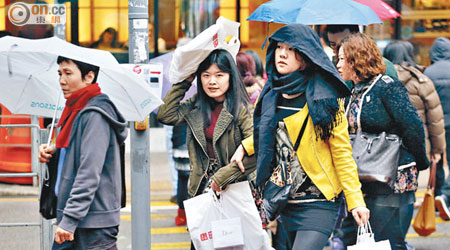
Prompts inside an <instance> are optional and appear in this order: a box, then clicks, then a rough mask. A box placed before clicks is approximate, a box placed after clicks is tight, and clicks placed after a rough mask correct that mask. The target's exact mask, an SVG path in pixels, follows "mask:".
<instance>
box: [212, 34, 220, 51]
mask: <svg viewBox="0 0 450 250" xmlns="http://www.w3.org/2000/svg"><path fill="white" fill-rule="evenodd" d="M213 44H214V48H216V47H217V45H219V40H218V39H217V33H216V34H215V35H214V36H213Z"/></svg>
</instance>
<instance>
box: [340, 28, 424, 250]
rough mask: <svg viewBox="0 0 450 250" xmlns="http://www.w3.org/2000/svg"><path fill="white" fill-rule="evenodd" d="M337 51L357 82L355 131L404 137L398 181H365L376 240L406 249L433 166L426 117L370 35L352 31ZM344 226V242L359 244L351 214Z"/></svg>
mask: <svg viewBox="0 0 450 250" xmlns="http://www.w3.org/2000/svg"><path fill="white" fill-rule="evenodd" d="M337 51H338V55H339V62H338V64H337V68H338V71H339V73H340V74H341V75H342V78H343V79H344V80H345V81H352V82H353V84H354V87H353V91H352V96H351V97H350V101H349V104H348V107H347V119H348V121H349V124H348V125H349V126H348V130H349V134H356V132H357V131H362V132H366V133H371V134H380V133H382V132H386V133H387V134H395V135H398V136H400V137H401V139H402V141H403V146H402V147H401V149H400V159H399V160H398V164H396V165H397V166H398V167H397V178H396V180H393V182H394V183H393V185H389V184H388V183H385V182H381V181H375V180H372V181H367V180H365V181H364V182H362V190H363V193H364V194H365V196H364V200H365V202H366V204H367V207H368V208H369V209H370V224H371V226H372V230H373V232H374V235H375V240H376V241H380V240H389V242H390V244H391V247H392V249H393V250H397V249H405V250H406V249H407V248H406V244H405V236H406V232H407V231H408V228H409V225H410V222H411V218H412V215H413V210H414V208H413V203H414V200H415V197H414V192H415V191H416V189H417V174H418V170H424V169H426V168H427V167H428V165H429V161H428V158H427V155H426V153H425V140H424V138H425V137H424V132H423V124H422V121H421V119H420V117H419V116H418V115H417V113H416V109H415V108H414V106H413V105H412V104H411V102H410V101H409V98H408V93H407V92H406V89H405V88H404V87H403V85H402V83H401V82H400V81H398V80H397V79H393V78H391V77H389V76H387V75H386V74H385V71H386V66H385V64H384V62H383V57H382V56H381V53H380V51H379V49H378V47H377V45H376V43H375V42H374V41H373V40H372V39H371V38H370V37H368V36H367V35H365V34H362V33H356V34H352V35H350V36H348V37H347V38H344V39H343V40H342V41H341V43H340V44H338V48H337ZM361 107H363V108H361ZM346 198H347V197H346ZM342 231H343V232H344V233H345V235H344V238H343V242H344V244H345V245H346V246H348V245H354V244H355V242H356V235H357V225H356V224H355V223H354V222H353V221H352V220H351V218H348V217H347V218H346V219H345V220H344V224H343V226H342Z"/></svg>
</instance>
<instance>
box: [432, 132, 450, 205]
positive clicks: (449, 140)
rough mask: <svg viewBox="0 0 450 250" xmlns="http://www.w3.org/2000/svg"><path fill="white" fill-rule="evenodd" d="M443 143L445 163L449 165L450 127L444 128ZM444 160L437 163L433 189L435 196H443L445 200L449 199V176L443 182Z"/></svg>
mask: <svg viewBox="0 0 450 250" xmlns="http://www.w3.org/2000/svg"><path fill="white" fill-rule="evenodd" d="M445 142H446V144H447V149H446V150H447V163H448V164H450V163H449V162H450V127H448V128H445ZM443 165H444V159H443V157H442V159H441V160H440V161H439V162H438V164H437V166H436V189H435V195H436V196H437V195H441V194H442V195H445V196H446V197H447V198H450V175H449V177H448V178H447V179H446V180H445V182H444V179H445V173H444V167H443Z"/></svg>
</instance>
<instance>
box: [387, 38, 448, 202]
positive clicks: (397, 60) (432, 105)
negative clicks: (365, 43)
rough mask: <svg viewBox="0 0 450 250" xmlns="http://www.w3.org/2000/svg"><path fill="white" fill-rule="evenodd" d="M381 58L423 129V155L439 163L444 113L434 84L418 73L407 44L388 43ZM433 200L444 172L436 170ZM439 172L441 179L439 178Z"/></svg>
mask: <svg viewBox="0 0 450 250" xmlns="http://www.w3.org/2000/svg"><path fill="white" fill-rule="evenodd" d="M383 55H384V57H386V58H387V59H388V60H390V61H391V62H392V63H393V64H394V66H395V69H396V70H397V72H398V79H399V80H400V81H401V82H402V83H403V85H405V87H406V90H407V91H408V95H409V100H410V101H411V103H412V104H413V105H414V107H416V109H417V113H418V114H419V116H420V118H421V119H422V122H423V124H424V125H425V126H424V127H423V128H424V132H425V145H426V150H427V155H428V156H429V157H430V159H431V160H432V161H433V160H434V161H435V162H439V161H440V159H441V154H442V153H443V152H444V150H445V129H444V112H443V110H442V106H441V100H440V99H439V95H438V93H437V91H436V88H435V87H434V83H433V82H432V81H431V79H430V78H428V77H427V76H426V75H424V74H423V73H422V72H423V71H424V70H425V67H423V66H420V65H417V64H416V63H415V62H414V59H413V58H414V47H413V45H412V44H411V43H410V42H408V41H392V42H390V43H389V44H388V45H387V46H386V47H385V48H384V51H383ZM436 171H437V175H436V188H435V190H434V192H435V196H438V195H439V189H440V187H441V186H442V184H443V183H444V178H437V177H438V176H442V177H445V174H444V169H443V168H442V164H441V166H438V167H437V168H436ZM439 171H441V173H442V174H441V175H439V174H438V173H439Z"/></svg>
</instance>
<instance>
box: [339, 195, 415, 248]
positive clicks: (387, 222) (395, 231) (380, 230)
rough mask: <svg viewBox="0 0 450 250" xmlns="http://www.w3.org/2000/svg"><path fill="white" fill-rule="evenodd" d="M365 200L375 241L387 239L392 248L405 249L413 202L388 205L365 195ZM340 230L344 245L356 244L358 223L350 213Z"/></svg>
mask: <svg viewBox="0 0 450 250" xmlns="http://www.w3.org/2000/svg"><path fill="white" fill-rule="evenodd" d="M365 201H366V204H367V208H368V209H370V225H371V227H372V231H373V233H374V236H375V241H380V240H389V242H390V243H391V248H392V250H406V249H407V248H406V244H405V237H406V233H407V232H408V228H409V226H410V224H411V219H412V216H413V211H414V204H404V205H401V206H399V207H390V206H382V205H378V204H375V198H370V197H366V198H365ZM341 230H342V232H343V233H344V237H343V238H342V241H343V242H344V245H345V246H351V245H354V244H356V235H357V230H358V225H357V224H356V222H355V220H354V219H353V217H352V216H351V215H349V216H347V218H345V220H344V223H343V224H342V228H341Z"/></svg>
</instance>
